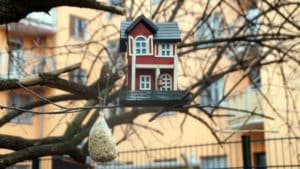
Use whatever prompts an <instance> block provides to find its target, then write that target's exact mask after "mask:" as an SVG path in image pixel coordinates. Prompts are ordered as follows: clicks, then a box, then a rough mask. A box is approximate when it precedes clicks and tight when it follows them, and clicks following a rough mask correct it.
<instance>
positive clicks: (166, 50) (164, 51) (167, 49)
mask: <svg viewBox="0 0 300 169" xmlns="http://www.w3.org/2000/svg"><path fill="white" fill-rule="evenodd" d="M159 51H160V52H159V54H160V56H171V54H172V45H171V44H167V43H163V44H160V45H159Z"/></svg>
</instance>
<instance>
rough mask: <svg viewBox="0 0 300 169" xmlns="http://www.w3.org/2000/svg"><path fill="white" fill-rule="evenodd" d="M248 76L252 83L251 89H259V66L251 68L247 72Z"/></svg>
mask: <svg viewBox="0 0 300 169" xmlns="http://www.w3.org/2000/svg"><path fill="white" fill-rule="evenodd" d="M249 78H250V80H251V83H252V86H251V87H252V88H253V89H259V88H260V86H261V78H260V69H259V68H254V69H252V70H251V71H250V73H249Z"/></svg>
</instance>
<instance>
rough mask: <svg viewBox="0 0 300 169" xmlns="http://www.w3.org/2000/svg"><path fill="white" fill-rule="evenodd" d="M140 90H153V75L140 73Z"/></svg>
mask: <svg viewBox="0 0 300 169" xmlns="http://www.w3.org/2000/svg"><path fill="white" fill-rule="evenodd" d="M146 79H148V81H146ZM147 84H148V87H147ZM140 90H151V75H140Z"/></svg>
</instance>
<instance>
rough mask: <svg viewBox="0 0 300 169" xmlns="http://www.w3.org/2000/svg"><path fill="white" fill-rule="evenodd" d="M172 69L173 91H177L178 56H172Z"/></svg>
mask: <svg viewBox="0 0 300 169" xmlns="http://www.w3.org/2000/svg"><path fill="white" fill-rule="evenodd" d="M173 62H174V63H173V64H174V69H173V90H177V80H178V72H177V71H178V70H177V69H178V68H177V64H178V56H177V55H175V56H174V61H173Z"/></svg>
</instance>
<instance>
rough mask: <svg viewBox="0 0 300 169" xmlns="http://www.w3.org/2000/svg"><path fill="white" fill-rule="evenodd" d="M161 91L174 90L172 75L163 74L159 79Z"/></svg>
mask: <svg viewBox="0 0 300 169" xmlns="http://www.w3.org/2000/svg"><path fill="white" fill-rule="evenodd" d="M159 83H160V84H159V90H161V91H170V90H172V76H171V75H170V74H167V73H166V74H162V75H160V77H159Z"/></svg>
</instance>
